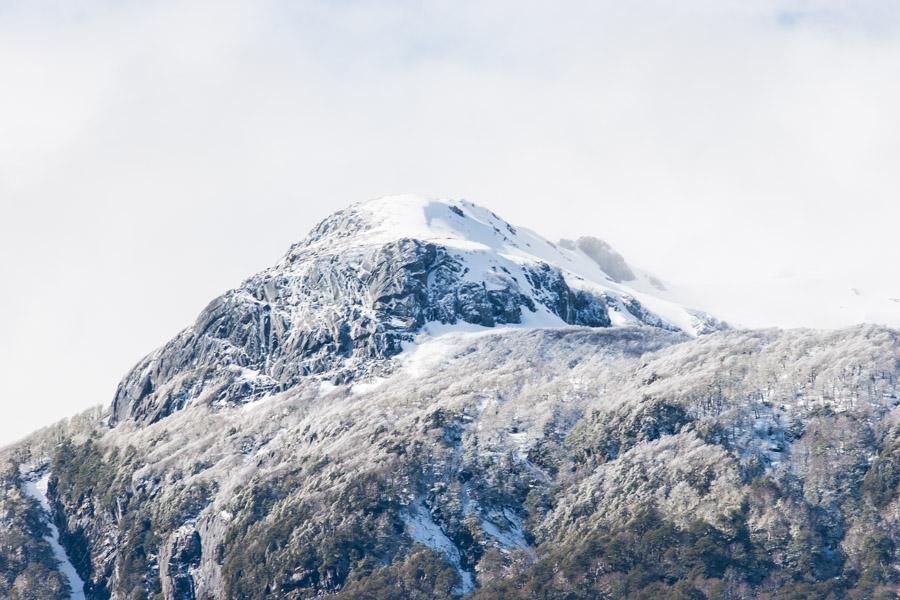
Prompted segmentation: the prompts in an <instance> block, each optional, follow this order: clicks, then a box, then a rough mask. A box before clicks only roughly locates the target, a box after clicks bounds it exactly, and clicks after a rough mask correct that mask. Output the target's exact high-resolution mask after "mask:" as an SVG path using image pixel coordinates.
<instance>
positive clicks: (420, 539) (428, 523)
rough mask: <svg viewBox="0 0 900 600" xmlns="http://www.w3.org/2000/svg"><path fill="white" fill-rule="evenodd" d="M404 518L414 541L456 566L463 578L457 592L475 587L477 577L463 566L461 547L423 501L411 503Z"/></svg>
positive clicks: (463, 592) (462, 592) (468, 590)
mask: <svg viewBox="0 0 900 600" xmlns="http://www.w3.org/2000/svg"><path fill="white" fill-rule="evenodd" d="M402 518H403V523H404V525H405V526H406V533H407V535H409V537H410V538H412V540H413V541H414V542H416V543H419V544H422V545H423V546H427V547H428V548H431V549H432V550H435V551H437V552H440V553H441V554H443V555H444V556H446V557H447V560H448V561H449V562H450V564H452V565H453V566H454V567H456V569H457V571H458V572H459V576H460V579H461V580H462V583H461V584H460V586H459V588H457V589H456V590H454V591H455V592H456V593H459V594H466V593H468V592H471V591H472V590H473V589H475V579H474V577H473V576H472V573H471V572H469V571H466V570H465V569H463V568H462V565H461V563H460V554H459V549H458V548H457V547H456V545H455V544H454V543H453V541H452V540H451V539H450V538H448V537H447V535H446V534H445V533H444V532H443V530H441V528H440V526H439V525H438V524H437V523H435V522H434V519H432V518H431V513H430V512H428V509H427V508H425V506H423V505H422V502H421V501H416V502H414V503H413V504H411V505H410V506H409V508H408V511H407V512H405V513H404V514H403V515H402Z"/></svg>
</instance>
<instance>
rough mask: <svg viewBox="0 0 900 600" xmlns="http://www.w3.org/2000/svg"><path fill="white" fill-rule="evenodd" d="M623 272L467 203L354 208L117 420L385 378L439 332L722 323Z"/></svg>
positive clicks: (141, 368)
mask: <svg viewBox="0 0 900 600" xmlns="http://www.w3.org/2000/svg"><path fill="white" fill-rule="evenodd" d="M601 265H605V266H606V267H607V268H608V269H611V270H614V273H613V274H612V275H611V274H610V273H607V272H605V271H604V269H603V268H602V267H601ZM623 265H624V267H623ZM627 272H628V267H627V265H626V264H625V263H624V259H622V258H621V256H619V255H618V254H617V253H615V252H614V251H613V250H612V249H611V248H609V247H608V245H605V244H603V243H602V242H600V241H599V240H586V239H584V238H583V239H582V240H579V243H577V244H574V245H565V246H564V245H557V244H554V243H552V242H550V241H548V240H546V239H544V238H542V237H540V236H539V235H537V234H536V233H533V232H531V231H529V230H527V229H524V228H520V227H516V226H514V225H512V224H510V223H509V222H507V221H505V220H504V219H502V218H501V217H500V216H498V215H497V214H495V213H494V212H492V211H491V210H489V209H486V208H483V207H480V206H478V205H475V204H473V203H471V202H467V201H464V200H438V199H430V198H423V197H419V196H390V197H385V198H379V199H376V200H370V201H367V202H362V203H357V204H353V205H351V206H350V207H348V208H347V209H345V210H342V211H339V212H337V213H335V214H333V215H331V216H329V217H328V218H326V219H325V220H323V221H322V222H321V223H319V225H317V226H316V227H315V228H314V229H313V230H312V232H310V234H309V236H308V237H307V238H306V239H304V240H303V241H301V242H299V243H297V244H295V245H294V246H292V247H291V249H290V250H289V252H288V253H287V254H286V255H285V257H284V258H283V259H282V260H281V261H279V262H278V263H277V264H276V265H275V266H273V267H271V268H269V269H267V270H265V271H263V272H261V273H258V274H256V275H254V276H252V277H250V278H249V279H248V280H246V281H245V282H244V283H243V284H241V286H240V287H238V288H236V289H234V290H231V291H228V292H226V293H225V294H223V295H222V296H220V297H219V298H216V299H215V300H213V302H211V303H210V305H209V306H208V307H207V308H206V309H205V310H204V311H203V312H202V313H201V314H200V316H199V317H198V318H197V321H196V323H194V325H193V326H192V327H189V328H187V329H186V330H184V331H183V332H182V333H181V334H179V335H178V337H176V338H175V339H173V340H172V341H171V342H169V343H168V344H167V345H166V346H165V347H163V348H161V349H160V350H158V351H157V352H155V353H153V354H151V355H150V356H148V357H147V358H146V359H144V361H143V362H142V363H140V364H139V365H138V366H137V367H135V369H133V370H132V372H131V373H129V374H128V375H127V376H126V378H125V379H124V380H123V382H122V384H121V386H120V388H119V390H118V392H117V395H116V400H115V403H114V420H116V419H124V418H128V417H136V418H139V419H149V420H155V419H157V418H160V417H162V416H165V415H166V414H169V413H170V412H171V411H173V410H177V409H178V408H181V407H182V406H183V405H184V403H185V402H187V401H188V399H189V398H198V397H200V396H202V395H203V394H204V393H207V392H208V393H213V391H214V392H215V394H216V396H215V400H216V401H225V400H229V399H237V398H243V399H246V398H248V397H256V396H259V395H262V394H266V393H271V392H272V391H274V390H283V389H286V388H290V387H292V386H294V385H297V384H298V383H299V382H301V381H302V380H303V379H304V378H306V377H309V376H316V377H320V378H323V379H326V380H330V381H336V382H341V381H349V380H355V379H358V378H360V377H370V376H373V375H381V374H384V373H386V372H389V371H391V370H392V369H393V368H394V367H395V366H396V361H395V360H394V359H395V357H397V356H398V355H399V354H401V353H402V352H403V349H404V347H406V346H405V345H406V344H408V343H409V342H413V341H422V339H421V338H422V336H423V335H424V336H429V335H432V332H434V331H440V332H442V333H447V332H449V331H452V330H453V329H454V328H461V329H464V330H471V329H472V328H473V327H475V328H495V327H497V326H504V327H511V326H515V327H519V328H521V327H572V326H580V327H616V326H639V327H653V328H657V329H663V330H667V331H671V332H683V333H686V334H688V335H690V336H696V335H700V334H703V333H708V332H711V331H715V330H717V329H721V328H723V327H724V324H723V323H721V322H719V321H717V320H715V319H713V318H711V317H709V316H707V315H704V314H702V313H698V312H695V311H691V310H689V309H687V308H684V307H682V306H680V305H678V304H674V303H672V302H667V301H665V300H661V299H659V298H657V297H655V296H653V295H651V294H647V293H644V292H641V291H638V290H637V289H634V288H632V287H629V286H628V285H626V283H627V282H624V281H622V279H623V273H625V274H626V275H627ZM435 325H440V326H439V327H436V326H435ZM211 382H216V383H214V384H213V383H211Z"/></svg>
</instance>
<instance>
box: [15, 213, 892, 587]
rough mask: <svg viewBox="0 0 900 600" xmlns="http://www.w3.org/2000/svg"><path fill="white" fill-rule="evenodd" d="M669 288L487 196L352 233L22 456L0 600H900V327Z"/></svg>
mask: <svg viewBox="0 0 900 600" xmlns="http://www.w3.org/2000/svg"><path fill="white" fill-rule="evenodd" d="M664 287H665V286H663V285H662V284H661V283H660V282H659V281H658V280H656V279H655V278H653V277H652V276H650V275H648V274H646V273H644V272H642V271H640V270H639V269H635V268H634V267H632V266H630V265H628V263H627V262H626V261H625V259H624V258H623V257H622V256H621V255H619V254H618V253H617V252H616V251H615V250H614V249H612V248H611V247H610V246H609V245H608V244H606V243H604V242H602V241H601V240H597V239H593V238H580V239H578V240H575V241H561V242H560V243H559V244H554V243H551V242H549V241H547V240H545V239H543V238H541V237H539V236H538V235H536V234H534V233H532V232H529V231H527V230H525V229H522V228H517V227H515V226H513V225H511V224H509V223H507V222H506V221H503V220H502V219H501V218H500V217H498V216H496V215H495V214H494V213H492V212H491V211H489V210H487V209H484V208H481V207H478V206H476V205H473V204H471V203H468V202H461V201H459V202H457V201H439V200H429V199H422V198H418V197H411V196H402V197H391V198H383V199H378V200H374V201H370V202H365V203H361V204H356V205H353V206H351V207H349V208H348V209H346V210H344V211H340V212H338V213H336V214H334V215H332V216H331V217H329V218H327V219H326V220H325V221H323V222H322V223H320V224H319V225H318V226H317V227H316V228H315V229H313V231H312V232H311V233H310V234H309V236H308V237H307V238H306V239H305V240H303V241H301V242H299V243H297V244H296V245H294V246H293V247H291V248H290V250H289V251H288V253H287V254H286V255H285V257H284V258H282V259H281V260H280V261H279V262H278V263H277V264H276V265H275V266H273V267H272V268H270V269H267V270H266V271H263V272H262V273H259V274H257V275H254V276H252V277H250V278H249V279H248V280H246V281H245V282H244V283H243V284H241V285H240V286H239V287H238V288H236V289H234V290H231V291H229V292H226V293H225V294H223V295H222V296H220V297H219V298H217V299H215V300H213V301H212V302H211V303H210V305H209V306H208V307H207V308H206V309H205V310H204V311H203V312H202V313H201V314H200V316H199V317H198V319H197V320H196V322H195V323H194V324H193V325H191V326H190V327H188V328H186V329H185V330H184V331H182V332H181V333H179V334H178V335H177V336H176V337H175V338H173V339H172V340H171V341H170V342H168V343H167V344H165V345H164V346H163V347H162V348H160V349H158V350H156V351H154V352H152V353H151V354H150V355H148V356H147V357H146V358H145V359H143V360H142V361H141V362H140V363H139V364H138V365H136V366H135V367H134V368H133V369H132V370H131V371H130V372H129V373H127V374H126V375H125V377H124V378H123V380H122V382H121V384H120V385H119V387H118V389H117V391H116V393H115V397H114V399H113V402H112V404H111V405H110V406H109V407H103V408H100V409H97V410H94V411H89V412H88V413H85V414H83V415H80V416H78V417H76V418H73V419H70V420H68V421H65V422H62V423H60V424H57V425H55V426H53V427H51V428H48V429H46V430H43V431H40V432H36V433H35V434H33V435H32V436H30V437H29V438H27V439H26V440H24V441H23V442H21V443H19V444H16V445H15V446H12V447H9V448H6V449H4V450H3V451H2V452H0V597H4V598H5V597H9V598H65V597H67V596H68V594H69V591H70V588H71V586H72V582H76V584H77V582H78V581H83V582H84V586H83V588H82V589H74V590H72V591H74V592H75V594H78V593H82V594H83V595H84V597H86V598H91V599H96V598H104V599H105V598H115V599H131V598H148V599H150V598H153V599H158V598H166V599H170V598H177V599H208V598H216V599H219V598H241V599H243V598H291V599H297V598H312V597H319V596H328V597H334V598H338V599H350V598H354V599H355V598H364V599H370V598H371V599H388V598H397V599H400V598H413V599H418V598H422V599H424V598H456V597H466V598H476V599H481V600H489V599H491V600H492V599H499V598H505V599H510V598H511V599H520V598H521V599H524V598H551V599H567V600H568V599H582V598H826V597H833V598H841V597H849V598H894V597H897V594H898V592H900V555H898V546H900V543H898V542H900V492H898V486H900V399H898V383H897V382H898V377H900V350H898V348H900V344H898V332H897V331H896V330H894V329H890V328H887V327H881V326H875V325H861V326H856V327H853V328H849V329H843V330H835V331H816V330H786V331H783V330H735V329H731V328H729V327H728V326H726V325H725V324H724V323H722V322H721V321H718V320H716V319H715V318H713V317H710V316H708V315H704V314H702V313H699V312H697V311H693V310H691V309H688V308H684V307H682V306H680V305H678V304H675V303H672V302H668V301H664V300H661V299H659V298H658V297H657V295H656V294H654V293H653V292H654V290H656V291H658V292H659V293H660V295H662V294H664V293H665V290H664V289H663V288H664ZM36 385H39V384H38V383H36ZM75 587H76V588H77V587H79V586H77V585H76V586H75ZM75 594H73V597H74V596H75Z"/></svg>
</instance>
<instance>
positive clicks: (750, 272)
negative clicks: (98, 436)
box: [0, 0, 900, 444]
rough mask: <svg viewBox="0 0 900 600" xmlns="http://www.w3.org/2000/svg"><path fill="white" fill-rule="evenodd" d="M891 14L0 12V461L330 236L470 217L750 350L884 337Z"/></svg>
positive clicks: (890, 227) (892, 154) (891, 290)
mask: <svg viewBox="0 0 900 600" xmlns="http://www.w3.org/2000/svg"><path fill="white" fill-rule="evenodd" d="M898 11H900V9H898V8H897V5H896V3H893V2H887V1H876V2H865V1H856V2H837V1H828V0H825V1H823V2H803V1H799V0H791V1H787V0H771V1H768V0H761V1H755V2H746V1H743V0H740V1H739V0H715V1H712V0H710V1H706V0H688V1H686V2H678V3H673V2H668V1H658V2H654V1H648V2H645V1H640V0H638V1H636V2H628V3H623V2H618V1H617V2H606V1H602V0H593V1H585V2H580V1H570V2H549V1H548V2H531V1H528V0H515V1H512V0H492V1H491V2H482V1H473V2H469V1H466V0H456V1H452V2H450V1H447V2H444V1H434V2H424V1H416V2H413V1H408V2H403V1H397V2H390V1H388V2H385V1H379V2H366V1H353V0H338V1H334V0H331V1H328V2H324V1H323V2H315V1H305V2H304V1H296V2H294V1H292V2H288V1H268V0H261V1H254V2H231V1H229V0H217V1H215V2H202V1H201V2H190V1H178V2H166V1H162V2H156V1H146V2H137V1H128V0H118V1H115V2H113V1H108V2H106V1H100V0H61V1H56V2H50V1H43V0H24V1H21V2H20V1H18V0H12V1H11V0H0V282H2V283H0V285H2V286H3V287H2V293H0V332H2V334H0V411H2V412H0V444H3V443H6V442H9V441H12V440H14V439H16V438H19V437H22V436H23V435H25V434H27V433H28V432H30V431H31V430H33V429H35V428H36V427H39V426H42V425H45V424H48V423H50V422H53V421H55V420H58V419H59V418H62V417H64V416H66V415H70V414H73V413H75V412H78V411H80V410H83V409H85V408H87V407H90V406H93V405H97V404H100V403H108V402H109V401H110V400H111V399H112V397H113V393H114V391H115V387H116V385H117V383H118V381H119V379H120V378H121V377H122V376H123V375H124V373H125V372H126V371H127V370H128V369H129V368H130V367H131V366H132V365H133V364H134V363H136V362H137V361H138V360H139V359H140V358H141V357H142V356H143V355H144V354H146V353H148V352H149V351H151V350H152V349H154V348H155V347H157V346H159V345H161V344H162V343H164V342H165V341H166V340H167V339H169V338H170V337H172V336H173V335H174V334H175V333H177V332H178V331H179V330H180V329H182V328H183V327H185V326H187V325H189V324H190V323H192V322H193V320H194V318H195V317H196V315H197V314H198V313H199V311H200V310H201V309H202V308H203V307H204V306H205V305H206V304H207V302H208V301H209V300H210V299H212V298H213V297H215V296H217V295H218V294H220V293H221V292H223V291H224V290H226V289H229V288H231V287H234V286H236V285H238V284H239V283H240V282H241V281H242V280H243V279H244V278H245V277H247V276H248V275H250V274H251V273H253V272H255V271H258V270H260V269H262V268H265V267H266V266H268V265H270V264H272V263H274V262H275V261H276V260H277V259H278V258H279V257H280V256H281V255H282V254H283V253H284V252H285V251H286V250H287V248H288V246H290V244H291V243H293V242H295V241H297V240H299V239H301V238H302V237H303V236H304V235H305V234H306V232H307V231H308V230H309V229H310V228H311V227H312V226H313V225H314V224H315V223H316V222H317V221H318V220H320V219H321V218H323V217H325V216H326V215H327V214H329V213H331V212H333V211H335V210H338V209H340V208H342V207H344V206H346V205H348V204H349V203H351V202H354V201H357V200H364V199H367V198H372V197H378V196H382V195H387V194H396V193H418V194H423V195H429V196H440V197H449V198H465V199H467V200H470V201H473V202H476V203H478V204H482V205H484V206H487V207H490V208H491V209H492V210H494V211H495V212H497V213H498V214H499V215H501V216H502V217H503V218H505V219H506V220H508V221H511V222H513V223H517V224H520V225H523V226H526V227H530V228H532V229H534V230H536V231H538V232H539V233H541V234H542V235H544V236H545V237H547V238H549V239H557V238H560V237H569V238H571V237H577V236H579V235H595V236H598V237H601V238H603V239H605V240H607V241H608V242H610V243H611V244H612V245H613V246H614V247H615V248H617V249H618V250H619V251H620V252H621V253H622V254H623V255H624V256H625V257H626V259H627V260H628V261H629V262H630V263H631V264H633V265H638V266H640V267H642V268H645V269H647V270H649V271H651V272H653V273H655V274H656V275H658V276H660V277H661V278H663V279H664V280H666V281H668V282H670V283H672V284H673V286H674V287H677V288H678V289H681V290H683V293H684V295H685V297H689V298H690V300H691V302H692V303H694V304H695V305H696V306H698V307H700V308H703V309H706V310H710V311H712V312H714V313H715V314H717V315H719V316H722V317H724V318H726V319H729V320H731V321H732V322H735V323H738V324H740V325H747V326H781V327H793V326H810V327H837V326H844V325H849V324H852V323H855V322H858V321H874V322H883V323H888V324H892V325H895V326H900V317H898V312H897V310H896V308H897V307H900V303H898V302H895V301H893V300H891V298H895V299H896V298H900V269H898V264H900V244H898V243H897V238H898V224H900V202H898V198H897V196H898V192H900V168H898V167H897V166H898V164H900V111H898V110H897V108H896V107H897V106H900V12H898Z"/></svg>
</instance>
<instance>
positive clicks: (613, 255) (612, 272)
mask: <svg viewBox="0 0 900 600" xmlns="http://www.w3.org/2000/svg"><path fill="white" fill-rule="evenodd" d="M576 245H577V247H578V249H579V250H581V251H582V252H584V253H585V254H587V255H588V256H589V257H591V259H592V260H593V261H594V262H596V263H597V264H598V265H600V268H601V269H603V270H604V271H605V272H606V274H607V275H609V276H610V277H612V278H613V280H614V281H617V282H619V281H631V280H633V279H634V272H632V270H631V267H629V266H628V263H626V262H625V259H624V258H623V257H622V255H621V254H619V253H618V252H616V251H615V250H614V249H613V247H612V246H610V245H609V244H607V243H606V242H604V241H603V240H601V239H598V238H595V237H580V238H578V241H577V242H576Z"/></svg>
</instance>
